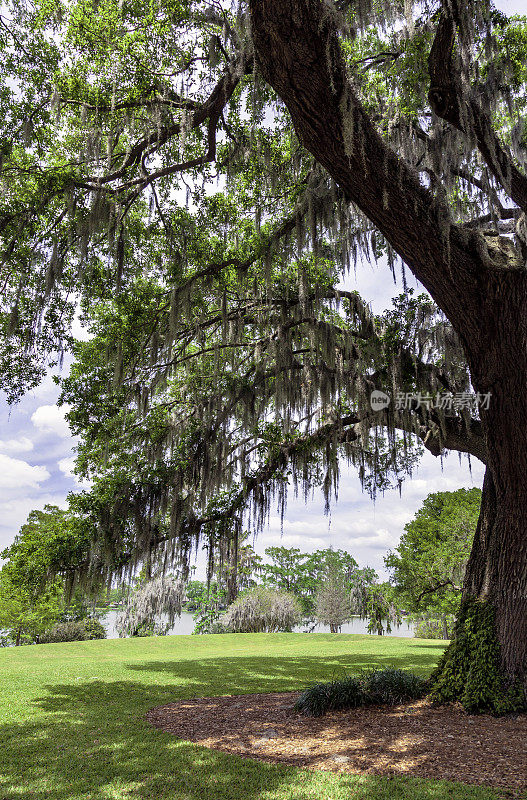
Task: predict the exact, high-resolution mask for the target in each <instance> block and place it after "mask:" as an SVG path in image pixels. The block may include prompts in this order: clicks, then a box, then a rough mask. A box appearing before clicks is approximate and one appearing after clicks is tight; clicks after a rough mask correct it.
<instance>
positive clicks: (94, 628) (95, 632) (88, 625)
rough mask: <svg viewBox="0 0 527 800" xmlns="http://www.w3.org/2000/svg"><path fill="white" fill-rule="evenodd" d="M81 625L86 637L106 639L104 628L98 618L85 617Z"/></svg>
mask: <svg viewBox="0 0 527 800" xmlns="http://www.w3.org/2000/svg"><path fill="white" fill-rule="evenodd" d="M83 625H84V628H85V630H86V638H87V639H106V628H105V627H104V625H103V624H102V622H99V620H98V619H93V618H90V619H85V620H83Z"/></svg>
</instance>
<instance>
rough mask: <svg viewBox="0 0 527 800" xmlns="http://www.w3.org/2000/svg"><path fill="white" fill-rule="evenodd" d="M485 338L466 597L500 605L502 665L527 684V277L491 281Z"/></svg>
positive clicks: (478, 378) (476, 363)
mask: <svg viewBox="0 0 527 800" xmlns="http://www.w3.org/2000/svg"><path fill="white" fill-rule="evenodd" d="M485 296H486V301H485V305H484V306H483V307H482V309H481V312H482V320H483V321H484V327H483V333H484V336H483V339H482V340H479V341H477V340H476V341H473V342H469V345H468V348H467V349H468V350H469V352H468V360H469V364H470V368H471V376H472V381H473V384H474V387H475V389H476V391H480V392H482V393H487V392H488V393H490V404H489V408H488V410H487V409H482V411H481V416H482V424H483V429H484V434H485V438H486V443H487V469H486V473H485V481H484V484H483V497H482V506H481V513H480V518H479V521H478V526H477V531H476V536H475V539H474V545H473V548H472V553H471V556H470V559H469V563H468V566H467V571H466V576H465V584H464V588H463V598H464V599H465V598H478V599H480V600H484V601H487V602H489V603H491V604H492V606H493V607H494V608H495V612H496V619H495V622H496V631H497V636H498V641H499V644H500V649H501V659H502V666H503V669H504V671H505V673H506V674H507V675H508V676H510V677H511V679H512V678H514V677H516V678H519V679H520V681H521V682H523V683H524V684H525V685H527V315H526V306H527V276H526V275H525V273H523V274H520V273H505V274H504V275H502V276H500V275H499V274H496V275H494V276H493V277H492V279H491V280H489V281H488V282H487V285H486V291H485Z"/></svg>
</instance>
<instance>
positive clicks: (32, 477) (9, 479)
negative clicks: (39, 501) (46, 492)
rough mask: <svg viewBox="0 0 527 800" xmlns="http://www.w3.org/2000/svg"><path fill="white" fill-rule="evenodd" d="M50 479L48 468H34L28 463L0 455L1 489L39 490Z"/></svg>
mask: <svg viewBox="0 0 527 800" xmlns="http://www.w3.org/2000/svg"><path fill="white" fill-rule="evenodd" d="M49 477H50V474H49V472H48V470H47V469H46V467H41V466H35V467H32V466H31V465H30V464H28V463H27V461H22V460H21V459H19V458H11V457H10V456H6V455H3V454H1V453H0V489H23V488H27V489H38V488H39V486H40V484H41V483H42V482H43V481H45V480H47V479H48V478H49Z"/></svg>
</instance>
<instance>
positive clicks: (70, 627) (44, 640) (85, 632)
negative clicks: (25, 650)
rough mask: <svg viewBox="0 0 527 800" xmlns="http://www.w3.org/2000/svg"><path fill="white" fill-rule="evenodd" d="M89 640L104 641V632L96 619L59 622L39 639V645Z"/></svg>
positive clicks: (102, 626)
mask: <svg viewBox="0 0 527 800" xmlns="http://www.w3.org/2000/svg"><path fill="white" fill-rule="evenodd" d="M89 639H106V630H105V628H104V625H102V624H101V623H100V622H99V620H97V619H85V620H81V621H79V622H59V623H58V624H57V625H54V626H53V627H52V628H50V629H49V631H46V633H44V634H43V636H41V637H40V644H55V643H57V642H85V641H87V640H89Z"/></svg>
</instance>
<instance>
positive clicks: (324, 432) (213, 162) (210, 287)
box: [0, 0, 527, 708]
mask: <svg viewBox="0 0 527 800" xmlns="http://www.w3.org/2000/svg"><path fill="white" fill-rule="evenodd" d="M404 5H405V8H404V10H403V7H402V6H398V5H394V4H393V3H384V2H381V3H375V4H371V3H368V2H361V3H357V4H354V3H352V4H345V6H344V8H343V9H342V8H341V9H339V8H337V6H334V5H333V4H332V3H329V4H328V3H322V2H320V0H286V2H285V3H284V2H281V3H278V2H277V0H250V2H249V3H248V4H246V3H241V4H240V5H239V6H238V7H237V8H236V9H234V8H233V9H230V8H222V9H218V8H216V7H215V6H210V5H208V4H207V3H206V2H201V1H197V0H196V1H195V2H194V0H192V2H190V1H189V2H185V3H178V4H177V5H176V6H175V7H174V6H173V4H172V3H170V4H169V5H166V3H165V2H164V0H152V2H151V3H150V4H149V6H148V12H147V13H146V14H145V9H144V7H141V8H139V7H138V6H137V5H134V4H119V2H117V0H115V2H113V0H109V2H108V3H104V4H99V5H98V6H96V7H94V8H87V6H86V5H85V4H84V3H73V4H70V5H68V7H67V8H64V7H63V6H60V7H59V6H55V5H53V4H51V6H50V5H46V7H45V8H43V7H42V8H41V7H40V6H38V5H37V6H27V5H25V4H24V3H19V2H14V3H13V4H12V5H11V6H10V12H11V15H10V17H9V18H8V22H6V28H4V30H3V33H2V36H3V37H5V41H6V43H7V46H6V47H5V48H4V50H3V51H2V54H1V66H2V70H1V73H0V74H1V76H2V78H1V79H2V81H3V84H2V92H1V97H0V102H1V104H2V107H1V110H2V121H3V135H2V152H3V154H4V159H3V175H2V180H3V184H4V186H5V191H4V194H3V196H2V198H1V204H0V214H1V220H2V224H1V226H0V228H1V231H0V236H1V237H2V241H1V245H2V250H3V253H4V256H5V260H4V265H3V267H2V281H3V290H4V291H3V294H2V298H3V306H2V328H3V330H4V332H5V336H6V337H10V338H8V339H7V340H6V341H7V342H8V343H10V345H9V346H17V345H19V344H20V343H22V342H24V343H25V344H26V345H27V350H26V352H27V354H28V359H26V361H27V360H28V363H30V365H32V368H34V369H36V370H37V372H38V369H40V368H41V364H42V357H43V356H44V355H45V354H46V353H53V351H55V352H58V353H59V354H60V349H61V347H62V346H63V342H64V336H63V334H64V332H65V329H66V328H67V321H68V318H69V316H71V312H72V307H73V304H74V302H75V299H76V298H77V297H78V298H79V302H80V303H81V306H82V310H83V313H84V315H85V318H86V320H87V321H88V318H89V321H90V329H91V333H92V335H93V340H92V341H91V342H90V343H85V344H84V345H82V346H81V345H76V346H75V355H76V359H77V364H76V366H75V368H74V369H73V371H72V375H71V379H70V380H69V381H68V382H67V383H66V384H65V386H64V399H68V400H70V401H71V402H72V404H73V411H72V414H71V422H72V424H73V426H74V428H75V430H76V431H77V432H78V433H79V434H81V435H82V438H83V443H82V445H81V448H80V452H79V469H80V471H81V472H82V473H83V474H91V475H92V478H93V481H94V486H93V490H92V491H91V492H90V493H86V494H85V495H82V496H81V498H80V499H79V501H78V508H79V510H80V511H81V512H82V515H83V516H85V517H86V518H89V519H90V520H91V521H92V524H93V525H94V529H95V530H96V531H97V536H96V539H97V541H96V543H95V544H94V552H95V553H96V554H97V556H98V560H97V559H96V563H97V569H98V571H99V573H100V576H102V578H105V579H109V576H110V575H111V574H113V573H121V572H122V571H123V570H128V571H133V570H134V569H135V568H136V567H137V566H139V565H140V564H141V563H142V562H143V560H145V559H148V558H149V557H150V554H151V553H152V552H153V551H156V552H158V553H159V552H160V553H161V558H162V559H164V561H165V563H166V565H167V569H168V567H169V565H170V563H171V562H172V561H174V560H177V559H181V558H184V557H186V556H188V554H189V553H190V552H191V550H192V546H193V544H195V542H196V539H197V538H199V536H200V534H201V533H202V531H203V529H204V528H205V526H206V525H208V524H209V523H211V522H218V521H219V520H221V519H223V520H225V519H227V518H232V517H234V516H237V517H238V530H239V531H240V530H241V529H242V526H241V517H242V515H243V512H244V510H245V509H246V508H247V507H248V506H250V507H252V512H254V520H255V528H258V527H259V526H261V525H262V524H263V521H264V519H265V516H266V513H267V512H268V510H269V502H270V498H271V496H272V494H273V491H274V492H275V493H277V494H278V499H279V502H280V504H281V506H282V510H283V507H284V503H285V499H286V486H287V483H288V479H289V478H291V479H292V481H293V483H295V482H296V484H297V485H298V484H300V485H301V486H302V487H303V488H304V489H305V490H306V491H308V490H309V487H310V486H312V485H313V484H314V483H317V482H318V483H320V484H321V485H322V486H323V487H324V489H325V491H326V496H327V498H328V502H329V498H330V496H331V493H332V492H333V491H334V490H335V489H336V486H337V482H338V475H339V464H340V463H341V462H340V459H342V458H343V459H346V458H347V459H348V462H351V463H353V464H354V465H355V466H356V467H357V469H358V471H359V474H360V476H361V478H362V480H363V482H364V484H365V485H366V486H367V487H369V488H370V489H371V491H372V492H375V491H378V490H379V489H383V488H385V487H386V486H389V485H393V484H395V485H398V484H399V483H400V481H401V480H402V478H403V477H404V475H405V474H408V472H410V471H411V469H412V467H413V465H414V464H415V460H416V458H417V457H418V455H419V450H418V448H415V442H416V440H420V441H421V442H422V443H423V446H424V447H427V448H428V449H429V450H430V452H433V453H435V454H436V455H439V454H440V453H441V452H442V451H443V450H444V449H454V450H458V451H459V452H462V453H469V454H471V455H473V456H475V457H477V458H480V459H481V460H482V461H483V462H484V463H485V464H486V467H487V471H486V478H485V484H484V487H483V498H482V510H481V515H480V520H479V523H478V531H477V534H476V536H475V539H474V542H475V544H474V548H473V551H472V555H471V558H470V560H469V563H468V566H467V571H466V578H465V586H464V603H463V608H462V612H461V613H460V620H459V626H458V628H459V636H458V637H457V641H456V642H454V644H453V645H452V646H451V648H450V650H449V652H448V655H447V656H446V659H445V661H444V663H443V664H442V665H441V669H440V671H439V673H438V676H437V677H438V683H437V686H438V687H440V689H438V691H440V694H441V696H444V697H447V698H453V697H457V696H458V695H461V696H462V697H463V698H464V701H466V703H467V705H471V703H472V701H471V699H470V695H471V691H472V690H471V689H470V690H469V689H467V686H468V684H469V683H470V680H471V679H470V676H471V675H475V674H476V673H477V674H478V675H479V674H481V669H479V667H478V666H477V665H478V664H480V661H481V659H482V658H483V652H484V650H485V648H487V651H488V648H489V647H492V648H494V649H493V650H492V651H493V652H496V653H497V655H496V657H495V663H494V665H493V667H494V668H493V670H492V674H493V676H494V677H493V678H492V681H493V683H492V686H491V684H490V683H489V684H488V692H487V693H486V694H485V693H484V694H485V699H484V702H483V701H480V699H478V700H477V703H478V704H480V705H481V703H483V705H485V704H487V706H488V707H490V708H493V702H494V701H493V698H498V697H501V694H502V689H504V690H505V692H507V691H508V688H510V687H514V686H516V685H520V686H524V685H525V681H526V669H527V668H526V662H527V655H526V654H527V649H526V648H527V635H526V634H527V628H526V626H527V613H526V610H527V609H526V603H527V599H526V598H527V586H526V584H527V569H526V559H527V553H526V550H525V547H524V531H525V527H526V525H525V517H526V514H527V494H526V492H527V490H526V487H525V481H524V475H525V457H526V456H525V453H526V452H527V447H526V444H527V442H526V440H525V436H526V434H525V425H524V420H525V413H526V411H527V408H526V400H525V398H526V397H527V393H526V392H525V387H526V385H527V380H526V379H527V361H526V358H527V357H523V356H522V355H521V354H524V353H525V352H527V348H526V347H525V345H526V342H525V339H526V332H525V326H524V325H523V324H522V320H523V319H524V317H525V314H524V310H525V300H526V292H527V286H526V285H525V281H526V277H525V276H526V271H525V230H524V229H525V221H524V220H525V217H524V212H525V208H526V198H527V179H526V178H525V174H524V162H525V141H524V135H523V127H522V117H523V115H524V111H525V91H524V84H525V77H526V75H525V72H526V70H525V54H526V52H527V44H526V42H527V36H526V33H525V26H524V25H523V24H522V22H521V21H520V20H512V21H511V20H508V19H507V18H505V17H504V16H503V15H500V14H496V13H494V12H493V11H492V10H491V9H490V8H489V5H488V4H487V3H486V2H477V3H468V4H467V3H465V4H464V5H463V6H461V5H458V3H457V2H451V0H449V2H445V3H441V4H439V6H438V8H437V9H436V8H435V7H429V6H427V5H425V6H421V5H419V6H416V7H415V9H414V10H413V12H412V8H411V4H408V3H406V4H404ZM436 11H437V13H436ZM12 42H15V43H16V48H15V47H13V46H12V45H11V43H12ZM20 45H21V46H20ZM109 64H111V65H112V70H111V73H110V72H109V71H108V65H109ZM51 86H53V88H52V89H50V87H51ZM487 109H489V112H488V113H487ZM291 122H292V125H291ZM217 176H219V177H220V178H221V180H220V183H219V186H218V187H216V188H217V189H219V190H218V191H217V190H216V188H214V187H213V184H212V182H213V180H215V179H216V177H217ZM187 199H188V207H187V202H186V200H187ZM504 234H507V235H504ZM358 254H362V255H365V256H368V255H370V256H371V255H372V254H373V256H374V257H376V258H378V257H381V256H386V259H387V262H388V264H389V265H391V267H392V268H393V269H394V270H395V268H396V260H397V259H396V255H397V254H398V256H400V258H401V261H402V262H404V264H406V265H407V266H408V267H409V268H410V269H411V270H412V271H413V273H414V275H415V276H416V277H417V279H418V280H419V281H420V282H421V283H422V284H423V286H424V287H425V288H426V289H427V290H428V292H429V295H430V298H432V300H433V302H432V301H431V300H430V299H429V298H425V299H422V298H421V299H418V300H417V301H415V300H414V298H412V297H406V298H405V299H404V300H400V301H398V303H397V304H396V306H395V307H394V309H393V311H392V312H391V315H390V314H385V315H383V316H382V317H381V318H377V319H376V318H372V315H371V313H370V312H369V310H368V307H367V304H366V303H364V302H363V301H362V300H361V299H360V298H359V297H357V295H355V294H354V293H351V292H347V291H343V290H341V289H339V288H337V287H338V286H339V278H340V275H341V273H342V272H343V271H344V270H345V269H346V268H347V267H348V266H349V265H350V262H353V260H354V257H355V256H357V255H358ZM403 275H404V268H403ZM403 281H404V277H403ZM73 290H75V292H74V291H73ZM434 303H435V304H436V305H434ZM13 343H14V345H13ZM2 363H4V365H5V364H6V363H7V361H6V359H4V361H3V362H2ZM19 365H20V369H19V368H18V366H19ZM9 380H10V381H11V384H12V385H13V393H14V394H16V392H19V391H21V390H22V389H23V387H24V386H25V385H28V384H30V383H31V381H32V380H34V375H33V377H32V375H31V374H30V373H29V367H28V366H27V364H25V362H24V361H23V359H20V361H16V362H15V364H14V367H12V368H11V374H10V376H9ZM373 390H380V391H383V392H389V393H390V394H391V395H392V396H393V395H394V394H397V393H399V392H400V393H402V394H403V396H406V394H407V393H412V394H415V393H416V392H417V393H419V396H420V397H421V398H423V397H425V398H429V397H432V398H434V397H437V395H438V393H439V392H441V393H443V392H446V393H447V394H448V393H450V395H451V396H457V395H459V393H461V394H462V395H463V396H464V397H465V396H466V395H467V394H469V395H470V393H471V392H472V390H474V391H475V393H476V395H474V396H473V400H474V399H475V398H476V397H477V396H478V394H479V397H480V398H482V397H483V398H484V397H487V402H486V404H481V403H480V406H479V410H478V408H476V407H474V408H472V409H467V407H466V406H465V405H461V406H456V405H454V406H452V407H451V408H450V407H449V408H445V407H444V406H443V405H442V401H441V403H439V402H433V401H430V400H426V401H425V402H424V403H423V402H420V401H418V402H413V403H410V404H409V406H408V407H406V406H403V407H400V406H398V405H397V404H395V403H393V402H392V404H391V406H389V407H388V408H384V409H383V410H381V411H375V410H374V409H372V406H371V404H370V402H369V400H370V396H371V392H372V391H373ZM218 491H229V492H232V495H231V498H230V500H229V502H228V503H225V504H223V507H222V508H221V509H217V510H216V511H211V512H210V513H209V511H208V510H207V507H208V503H209V501H210V498H211V497H213V496H214V495H215V494H216V493H217V492H218ZM167 520H168V521H167ZM227 535H228V531H227V530H226V531H225V536H227ZM496 553H499V554H500V556H499V558H498V557H496ZM90 563H92V564H93V563H94V562H93V560H92V561H91V562H90ZM493 620H494V621H493ZM473 626H475V627H476V628H477V629H478V630H480V631H481V636H472V633H473V631H472V627H473ZM469 629H470V630H469ZM475 643H476V644H475ZM484 643H485V644H484ZM492 643H494V644H492ZM494 645H495V647H494ZM496 648H497V649H496ZM454 673H455V675H454ZM448 687H450V688H448ZM460 687H464V688H461V689H460ZM511 691H512V692H513V694H514V692H515V691H516V690H515V689H514V690H512V689H511ZM467 692H468V694H467ZM514 696H516V695H514ZM511 697H512V695H511Z"/></svg>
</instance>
